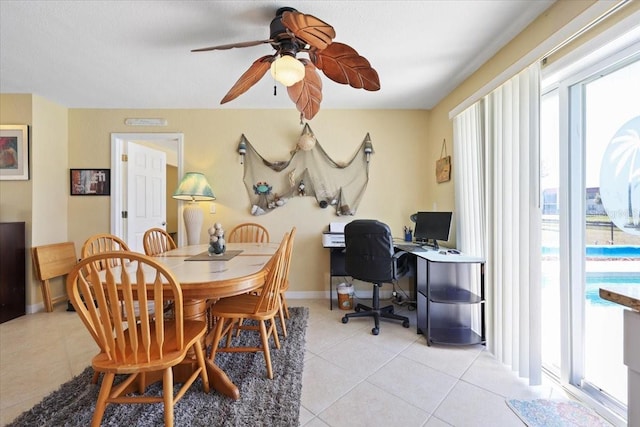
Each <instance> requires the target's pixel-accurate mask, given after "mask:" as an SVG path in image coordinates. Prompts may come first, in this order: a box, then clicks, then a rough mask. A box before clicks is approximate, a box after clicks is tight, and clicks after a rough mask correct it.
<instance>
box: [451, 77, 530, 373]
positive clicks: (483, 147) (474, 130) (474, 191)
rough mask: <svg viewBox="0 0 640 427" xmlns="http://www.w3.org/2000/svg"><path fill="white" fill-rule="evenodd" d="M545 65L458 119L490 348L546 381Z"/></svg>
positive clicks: (465, 225)
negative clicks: (482, 267)
mask: <svg viewBox="0 0 640 427" xmlns="http://www.w3.org/2000/svg"><path fill="white" fill-rule="evenodd" d="M539 88H540V70H539V66H538V64H535V65H532V66H530V67H529V68H527V69H526V70H524V71H522V72H521V73H519V74H518V75H516V76H515V77H513V78H512V79H510V80H509V81H507V82H506V83H504V84H503V85H502V86H500V87H499V88H497V89H496V90H494V91H493V92H491V93H490V94H489V95H487V96H486V97H485V98H484V99H483V100H481V101H479V102H477V103H476V104H474V105H473V106H471V107H469V108H468V109H466V110H465V111H463V112H462V113H460V114H459V115H457V116H456V117H455V118H454V152H455V153H456V162H458V163H459V166H458V167H456V168H454V174H455V175H454V176H455V179H456V187H455V191H456V212H458V214H457V216H458V221H459V223H458V224H457V226H458V228H457V229H456V230H457V237H458V241H457V242H456V243H457V245H458V246H459V247H460V248H461V249H462V250H463V251H465V252H469V253H473V254H475V255H483V256H485V257H486V259H487V266H486V285H487V286H486V298H487V303H486V304H487V310H486V312H487V317H488V318H487V322H486V324H487V347H488V349H489V350H490V351H491V352H492V353H493V354H494V355H495V356H496V358H497V359H498V360H500V361H501V362H503V363H504V364H506V365H508V366H510V367H511V369H512V370H514V371H516V372H517V373H518V375H519V376H521V377H525V378H529V382H530V384H540V382H541V376H542V375H541V335H540V334H541V325H540V323H541V321H540V317H541V312H540V310H541V308H540V307H541V306H540V298H541V297H540V294H541V291H540V256H541V255H540V209H539V207H538V194H537V193H538V190H537V189H538V174H539V156H538V147H539V141H538V129H539V100H540V89H539Z"/></svg>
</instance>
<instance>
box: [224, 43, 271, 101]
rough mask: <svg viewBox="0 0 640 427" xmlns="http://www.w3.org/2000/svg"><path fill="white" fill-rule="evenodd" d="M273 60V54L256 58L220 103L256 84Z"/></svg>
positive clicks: (233, 97) (231, 98)
mask: <svg viewBox="0 0 640 427" xmlns="http://www.w3.org/2000/svg"><path fill="white" fill-rule="evenodd" d="M272 61H273V56H272V55H265V56H263V57H261V58H258V59H256V60H255V61H254V63H253V64H251V66H250V67H249V69H248V70H247V71H245V72H244V74H243V75H241V76H240V78H239V79H238V81H237V82H236V84H234V85H233V87H232V88H231V89H230V90H229V92H227V94H226V95H225V97H224V98H222V101H220V104H224V103H227V102H229V101H232V100H234V99H236V98H237V97H239V96H240V95H242V94H243V93H245V92H246V91H248V90H249V89H250V88H251V86H253V85H254V84H256V83H257V82H258V81H259V80H260V79H261V78H262V77H263V76H264V75H265V73H266V72H267V70H268V69H269V67H271V62H272Z"/></svg>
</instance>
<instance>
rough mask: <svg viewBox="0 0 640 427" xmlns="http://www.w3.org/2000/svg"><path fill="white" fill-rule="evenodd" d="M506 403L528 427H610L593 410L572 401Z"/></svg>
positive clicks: (509, 400)
mask: <svg viewBox="0 0 640 427" xmlns="http://www.w3.org/2000/svg"><path fill="white" fill-rule="evenodd" d="M506 402H507V405H508V406H509V408H511V410H513V412H515V413H516V415H517V416H518V417H520V419H521V420H522V421H523V422H524V423H525V424H526V425H527V426H529V427H551V426H553V427H612V426H611V424H609V423H608V422H607V421H605V420H604V419H603V418H602V417H600V416H599V415H598V414H597V413H596V412H595V411H594V410H592V409H590V408H588V407H586V406H585V405H583V404H581V403H579V402H575V401H573V400H551V399H533V400H518V399H507V400H506Z"/></svg>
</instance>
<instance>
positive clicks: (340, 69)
mask: <svg viewBox="0 0 640 427" xmlns="http://www.w3.org/2000/svg"><path fill="white" fill-rule="evenodd" d="M309 57H310V58H311V61H312V62H313V63H314V64H315V65H316V67H318V68H319V69H320V70H322V72H323V73H324V74H325V75H326V76H327V77H329V78H330V79H331V80H333V81H334V82H336V83H341V84H346V85H349V86H351V87H354V88H356V89H365V90H370V91H376V90H380V79H379V78H378V72H377V71H376V70H374V69H373V68H372V67H371V64H369V61H368V60H367V59H366V58H365V57H364V56H360V55H359V54H358V52H356V50H355V49H354V48H352V47H351V46H348V45H346V44H344V43H337V42H336V43H331V44H330V45H329V46H328V47H327V48H326V49H323V50H316V51H311V52H309Z"/></svg>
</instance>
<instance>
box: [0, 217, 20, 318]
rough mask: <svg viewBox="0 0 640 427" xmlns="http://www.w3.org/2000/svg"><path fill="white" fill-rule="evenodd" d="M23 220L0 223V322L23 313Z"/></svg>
mask: <svg viewBox="0 0 640 427" xmlns="http://www.w3.org/2000/svg"><path fill="white" fill-rule="evenodd" d="M25 271H26V247H25V224H24V222H2V223H0V323H4V322H6V321H7V320H11V319H14V318H16V317H19V316H23V315H24V314H25V308H26V301H25Z"/></svg>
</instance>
